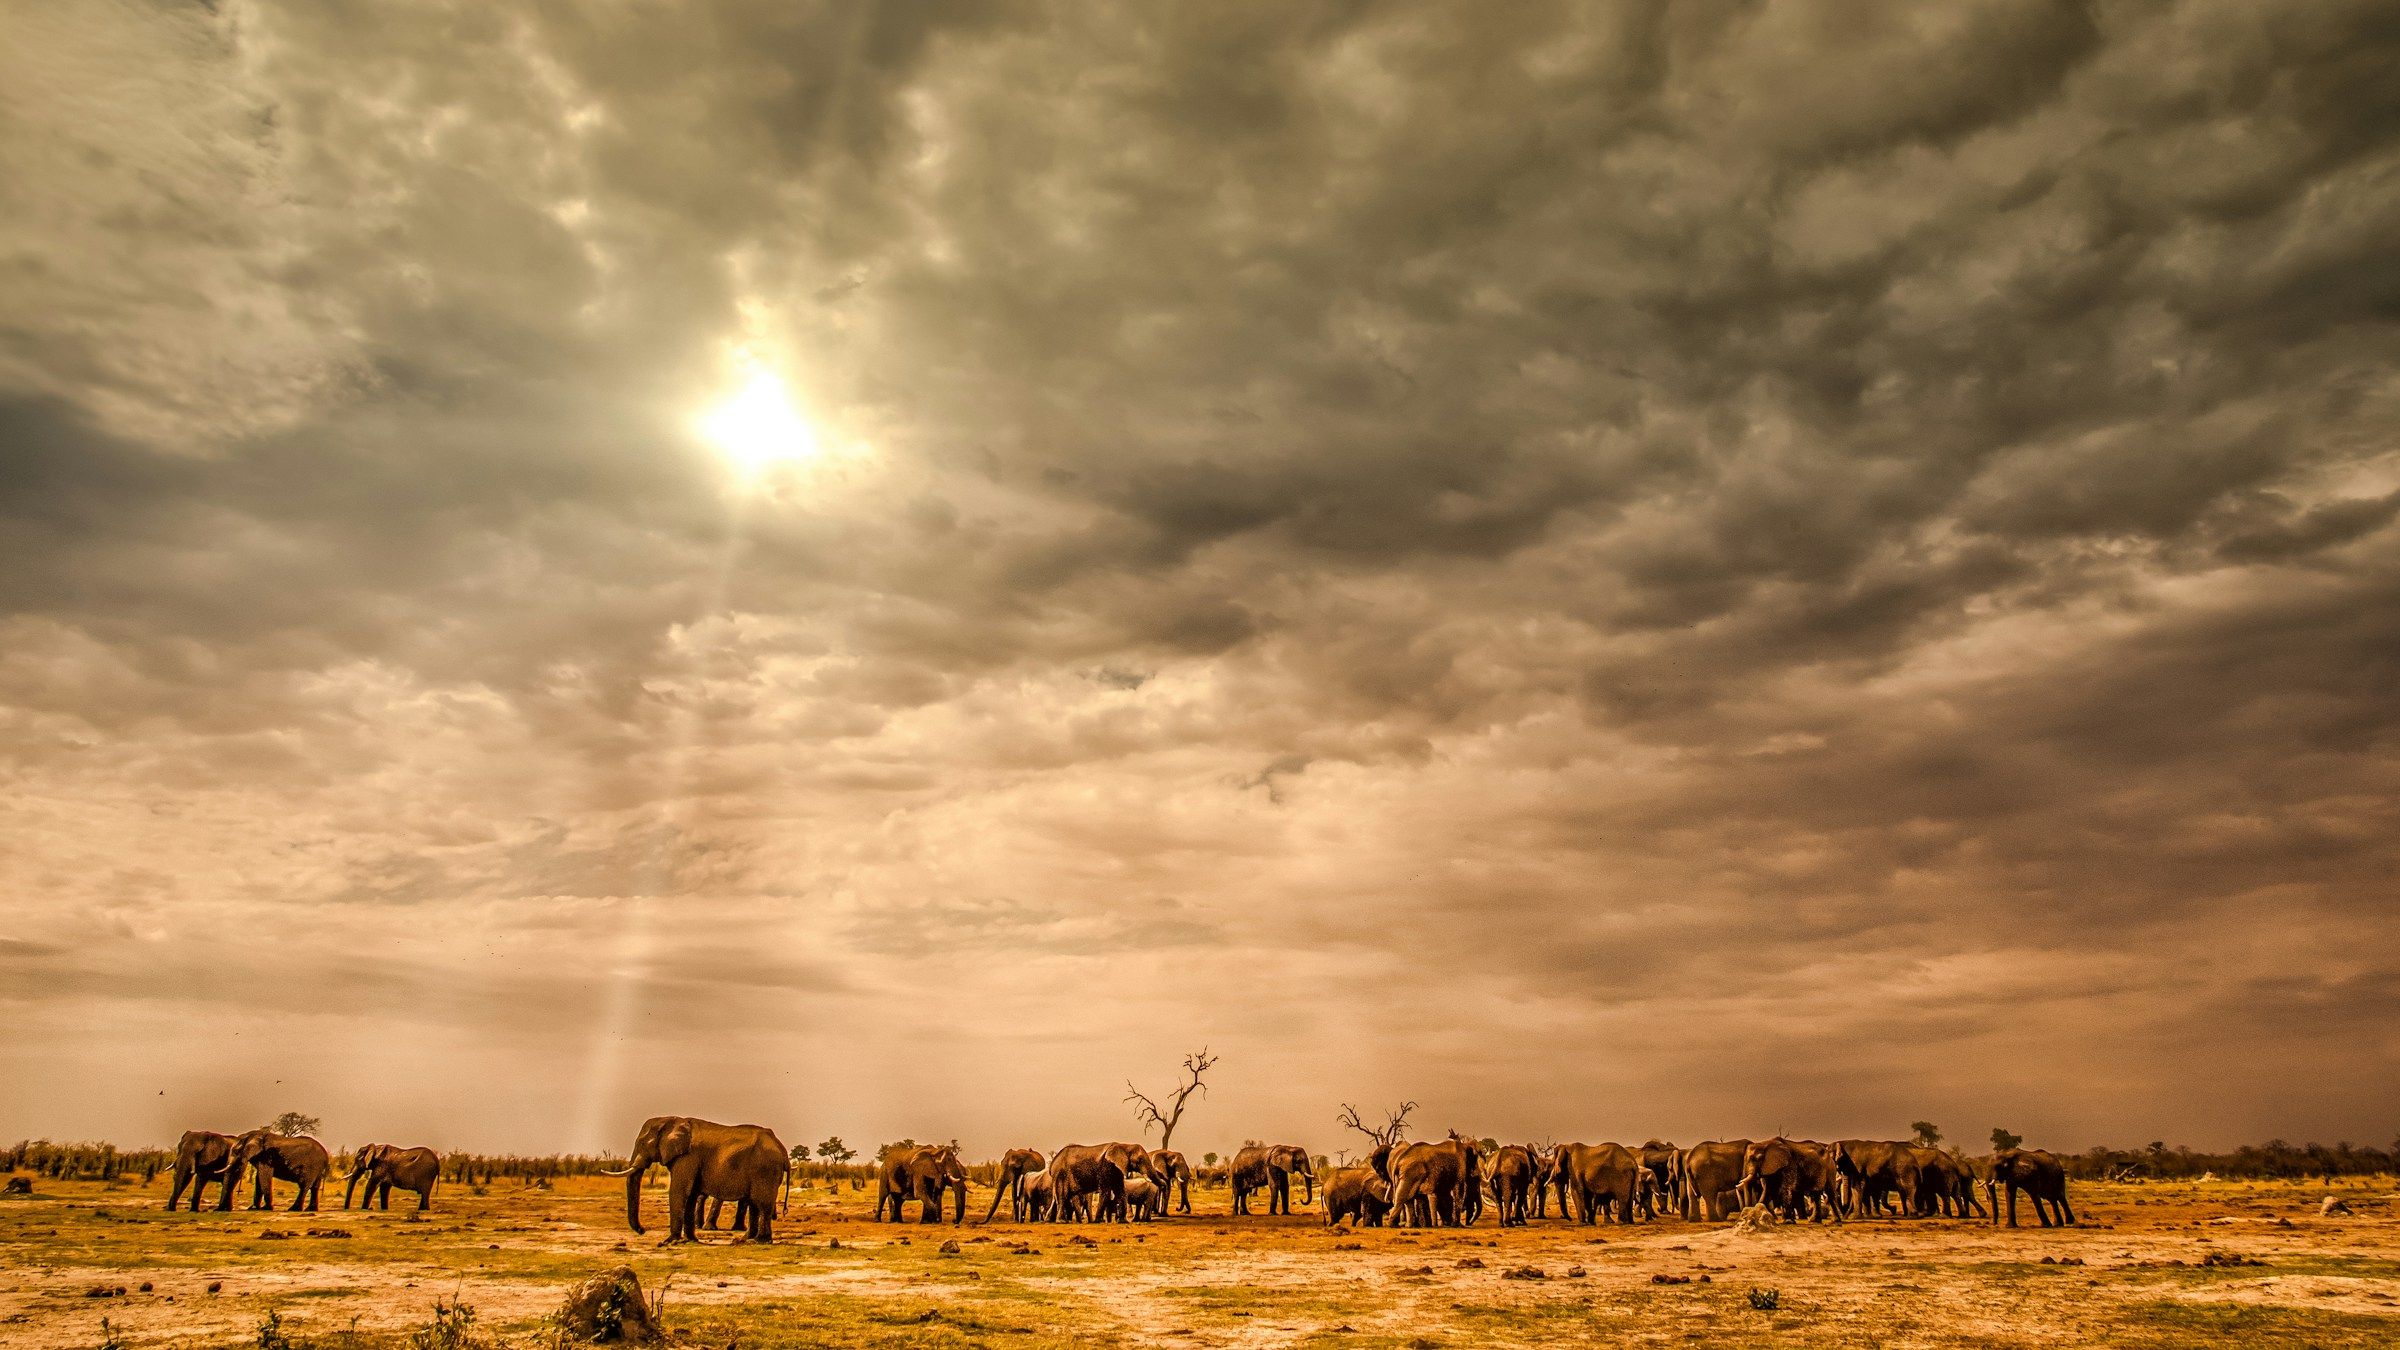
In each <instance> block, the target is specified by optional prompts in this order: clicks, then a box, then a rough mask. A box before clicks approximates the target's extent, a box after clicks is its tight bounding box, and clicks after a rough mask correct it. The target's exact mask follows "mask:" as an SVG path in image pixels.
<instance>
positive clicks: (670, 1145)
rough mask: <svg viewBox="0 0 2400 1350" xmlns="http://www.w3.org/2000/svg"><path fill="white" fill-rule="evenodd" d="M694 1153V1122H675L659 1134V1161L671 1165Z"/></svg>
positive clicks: (679, 1120) (670, 1123)
mask: <svg viewBox="0 0 2400 1350" xmlns="http://www.w3.org/2000/svg"><path fill="white" fill-rule="evenodd" d="M691 1151H692V1122H690V1121H688V1120H681V1119H678V1120H675V1121H671V1122H669V1123H668V1125H667V1127H666V1128H665V1129H663V1130H660V1131H659V1132H658V1160H659V1161H660V1162H662V1163H671V1162H673V1161H675V1160H676V1159H677V1158H680V1157H682V1156H683V1155H684V1154H686V1153H689V1152H691Z"/></svg>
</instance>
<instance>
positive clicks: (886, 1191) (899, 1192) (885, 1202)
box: [875, 1144, 967, 1223]
mask: <svg viewBox="0 0 2400 1350" xmlns="http://www.w3.org/2000/svg"><path fill="white" fill-rule="evenodd" d="M951 1191H956V1192H957V1193H958V1206H957V1217H955V1218H953V1219H951V1222H952V1223H964V1222H966V1219H967V1169H966V1168H965V1167H963V1166H961V1165H960V1164H959V1161H958V1149H957V1147H956V1146H954V1145H951V1144H914V1145H910V1146H908V1147H905V1148H892V1149H888V1150H886V1151H885V1153H884V1155H883V1161H882V1162H881V1163H880V1164H879V1165H877V1167H876V1169H875V1222H877V1223H882V1222H883V1221H884V1214H885V1212H886V1211H889V1212H890V1214H891V1221H892V1222H893V1223H900V1222H902V1221H903V1220H902V1218H901V1213H900V1211H901V1208H902V1206H903V1205H905V1204H906V1203H907V1202H908V1201H910V1200H920V1201H923V1202H924V1206H925V1209H924V1213H923V1216H922V1218H921V1220H920V1221H921V1222H924V1223H935V1222H939V1221H940V1219H941V1217H942V1197H943V1195H945V1194H947V1193H949V1192H951Z"/></svg>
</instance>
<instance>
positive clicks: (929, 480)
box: [0, 0, 2400, 1156]
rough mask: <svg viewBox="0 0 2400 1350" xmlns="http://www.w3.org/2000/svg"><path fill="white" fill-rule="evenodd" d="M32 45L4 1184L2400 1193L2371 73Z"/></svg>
mask: <svg viewBox="0 0 2400 1350" xmlns="http://www.w3.org/2000/svg"><path fill="white" fill-rule="evenodd" d="M10 27H11V36H10V40H9V41H8V42H7V43H5V44H0V896H4V897H5V899H4V900H0V1083H4V1084H7V1085H8V1086H7V1087H6V1088H5V1089H0V1136H5V1137H7V1138H10V1139H14V1138H17V1137H23V1136H34V1137H42V1136H47V1137H50V1138H54V1139H76V1138H92V1139H97V1138H108V1139H114V1140H117V1141H120V1142H124V1143H138V1142H155V1141H171V1140H172V1139H173V1138H174V1137H175V1135H176V1134H177V1133H178V1132H180V1131H181V1130H183V1129H186V1128H193V1127H205V1128H214V1129H233V1128H239V1127H243V1126H246V1125H250V1124H254V1123H256V1122H258V1121H260V1120H263V1119H265V1118H266V1117H268V1116H270V1115H272V1114H274V1113H276V1112H279V1111H283V1110H300V1111H303V1112H305V1113H308V1114H312V1115H317V1116H321V1117H322V1118H323V1119H324V1121H325V1133H326V1135H327V1136H328V1137H329V1138H330V1139H333V1140H336V1141H343V1142H358V1141H363V1140H365V1139H369V1138H374V1139H391V1140H395V1141H397V1142H401V1143H410V1144H414V1143H426V1144H431V1145H435V1146H438V1147H444V1148H469V1149H485V1150H515V1151H526V1152H543V1153H546V1152H552V1151H563V1150H602V1149H610V1148H617V1149H621V1148H623V1147H625V1146H626V1145H627V1144H628V1143H629V1142H630V1137H631V1135H632V1133H633V1131H634V1130H635V1128H636V1127H637V1125H638V1123H639V1122H640V1120H641V1119H642V1118H644V1117H646V1116H650V1115H655V1114H667V1113H675V1114H695V1115H702V1116H707V1117H711V1118H714V1119H720V1120H728V1121H749V1120H755V1121H762V1122H765V1123H769V1124H772V1125H774V1126H775V1127H776V1128H777V1129H778V1131H779V1132H780V1133H781V1134H782V1135H783V1136H784V1137H785V1138H786V1140H787V1141H813V1140H816V1139H820V1138H822V1137H824V1136H827V1135H840V1136H842V1137H843V1138H845V1139H847V1140H848V1141H849V1142H850V1143H851V1144H852V1145H853V1146H854V1147H855V1146H858V1145H860V1144H862V1143H864V1144H867V1145H869V1146H870V1147H871V1145H872V1143H873V1142H875V1141H879V1140H884V1139H891V1138H898V1137H903V1136H906V1137H912V1138H919V1139H940V1138H956V1139H959V1140H960V1141H961V1142H962V1143H963V1144H964V1145H965V1146H966V1147H967V1148H968V1149H969V1150H970V1151H971V1152H974V1153H978V1154H996V1153H997V1152H999V1151H1000V1150H1002V1149H1004V1148H1008V1147H1012V1146H1021V1145H1031V1146H1036V1147H1051V1146H1055V1145H1057V1144H1060V1143H1065V1142H1069V1141H1096V1140H1103V1139H1111V1138H1132V1137H1136V1129H1137V1127H1136V1125H1135V1122H1134V1119H1133V1116H1132V1113H1131V1109H1130V1108H1129V1107H1128V1106H1127V1105H1126V1104H1125V1103H1124V1101H1123V1100H1122V1099H1123V1098H1124V1096H1125V1094H1126V1080H1128V1079H1131V1080H1133V1082H1134V1083H1136V1084H1138V1085H1139V1086H1140V1087H1142V1088H1143V1089H1144V1090H1147V1091H1151V1092H1154V1093H1155V1092H1157V1091H1159V1090H1161V1089H1163V1088H1165V1087H1168V1086H1170V1085H1171V1084H1172V1081H1173V1079H1174V1076H1175V1072H1176V1065H1177V1063H1178V1061H1179V1060H1180V1059H1181V1058H1182V1057H1183V1056H1184V1055H1185V1054H1186V1053H1187V1052H1190V1051H1193V1050H1197V1049H1199V1048H1201V1047H1203V1046H1205V1047H1207V1048H1208V1049H1209V1050H1210V1051H1211V1052H1213V1053H1214V1054H1216V1055H1218V1056H1220V1057H1221V1062H1220V1063H1219V1064H1218V1066H1217V1067H1216V1068H1215V1069H1213V1070H1212V1071H1211V1073H1210V1075H1209V1091H1208V1094H1207V1095H1206V1096H1205V1097H1202V1098H1196V1099H1195V1100H1194V1102H1193V1104H1192V1106H1191V1108H1190V1110H1189V1112H1188V1114H1187V1116H1186V1118H1185V1123H1184V1125H1183V1128H1182V1130H1181V1131H1179V1133H1178V1135H1177V1140H1176V1142H1177V1143H1178V1144H1179V1145H1180V1146H1182V1147H1183V1148H1184V1149H1185V1150H1186V1151H1187V1152H1190V1153H1192V1154H1194V1155H1195V1156H1197V1155H1198V1154H1199V1153H1201V1152H1202V1151H1204V1150H1213V1151H1230V1149H1231V1148H1233V1147H1235V1146H1238V1145H1239V1144H1240V1143H1241V1142H1242V1141H1243V1140H1244V1139H1251V1138H1271V1139H1282V1140H1290V1141H1293V1142H1299V1143H1303V1144H1306V1145H1308V1146H1310V1147H1312V1148H1315V1149H1317V1150H1318V1151H1331V1150H1333V1149H1336V1148H1340V1147H1342V1146H1343V1145H1344V1131H1343V1130H1342V1129H1341V1127H1340V1126H1338V1125H1337V1124H1336V1123H1335V1116H1336V1113H1337V1112H1338V1111H1339V1110H1340V1108H1341V1107H1342V1105H1343V1104H1345V1103H1355V1104H1357V1105H1359V1106H1360V1108H1361V1109H1362V1110H1363V1111H1364V1112H1366V1113H1367V1114H1368V1115H1369V1116H1370V1117H1379V1116H1380V1114H1381V1112H1383V1111H1384V1110H1386V1109H1388V1108H1390V1107H1391V1106H1393V1105H1396V1104H1397V1103H1399V1102H1401V1101H1413V1102H1416V1103H1417V1104H1418V1106H1417V1109H1416V1113H1415V1115H1414V1116H1413V1117H1412V1119H1413V1120H1414V1121H1415V1122H1416V1124H1417V1125H1418V1127H1419V1132H1420V1133H1438V1132H1439V1131H1441V1130H1442V1129H1445V1128H1457V1129H1460V1130H1461V1131H1463V1132H1467V1133H1470V1134H1474V1135H1492V1136H1498V1137H1504V1138H1556V1139H1574V1138H1585V1139H1619V1140H1625V1141H1638V1140H1641V1139H1645V1138H1650V1137H1663V1138H1669V1139H1675V1140H1679V1141H1696V1140H1698V1139H1701V1138H1707V1137H1735V1136H1758V1135H1763V1134H1766V1133H1770V1132H1775V1131H1783V1132H1788V1133H1791V1134H1795V1135H1812V1136H1815V1137H1824V1138H1836V1137H1846V1136H1857V1135H1867V1136H1891V1135H1905V1134H1906V1133H1907V1130H1908V1125H1909V1123H1910V1122H1911V1121H1915V1120H1929V1121H1932V1122H1934V1123H1936V1124H1938V1125H1940V1126H1941V1127H1942V1128H1943V1130H1944V1131H1945V1133H1946V1135H1947V1136H1948V1137H1949V1138H1951V1139H1953V1140H1957V1141H1961V1142H1966V1143H1969V1144H1977V1143H1981V1142H1982V1141H1983V1140H1984V1138H1985V1137H1986V1135H1987V1133H1988V1131H1989V1129H1990V1128H1991V1127H1992V1126H1994V1125H2005V1126H2007V1127H2009V1128H2010V1129H2012V1130H2014V1131H2016V1132H2018V1133H2020V1134H2022V1135H2024V1136H2025V1137H2026V1138H2027V1140H2028V1142H2029V1143H2030V1144H2033V1145H2037V1146H2050V1147H2055V1148H2082V1147H2088V1146H2090V1145H2092V1144H2094V1143H2099V1142H2103V1141H2106V1142H2113V1143H2117V1144H2122V1145H2134V1146H2138V1145H2141V1144H2144V1143H2147V1142H2149V1141H2151V1140H2154V1139H2155V1140H2163V1141H2164V1142H2167V1143H2169V1144H2175V1143H2189V1144H2191V1145H2193V1146H2195V1147H2210V1146H2220V1145H2227V1144H2231V1143H2235V1142H2240V1141H2256V1140H2263V1139H2266V1138H2269V1137H2276V1136H2280V1137H2284V1138H2287V1139H2291V1140H2293V1141H2295V1142H2297V1141H2301V1140H2310V1139H2314V1140H2321V1141H2323V1142H2326V1143H2332V1142H2334V1141H2336V1140H2344V1139H2347V1140H2353V1141H2357V1142H2359V1143H2362V1144H2365V1143H2382V1142H2384V1141H2387V1140H2389V1139H2391V1138H2392V1137H2393V1135H2394V1133H2395V1132H2396V1131H2400V1113H2396V1111H2395V1103H2400V925H2395V923H2394V922H2393V920H2394V917H2395V909H2396V908H2400V903H2396V902H2400V525H2396V524H2395V516H2400V440H2396V437H2400V364H2396V360H2400V249H2395V247H2394V242H2393V241H2394V240H2396V239H2400V13H2396V12H2395V11H2394V9H2393V8H2392V7H2391V6H2390V5H2389V4H2384V3H2374V2H2372V0H2322V2H2321V3H2311V4H2304V5H2275V6H2267V5H2259V4H2256V3H2254V2H2253V0H2205V2H2202V0H2195V2H2191V3H2178V4H2154V3H2149V2H2148V0H2141V2H2140V3H2117V2H2114V0H2094V2H2093V3H2088V4H2044V3H2025V2H2024V0H1990V2H1972V0H1960V2H1959V3H1954V4H1944V5H1939V6H1870V5H1857V4H1847V3H1805V2H1794V3H1777V4H1774V5H1765V4H1757V3H1727V2H1723V0H1694V2H1692V3H1679V4H1674V5H1666V4H1652V3H1635V2H1626V3H1608V4H1590V5H1576V4H1567V3H1540V2H1535V3H1526V4H1518V5H1509V6H1505V7H1501V8H1499V9H1494V8H1493V7H1490V6H1466V5H1459V6H1452V5H1384V4H1341V3H1333V4H1325V5H1314V6H1302V7H1295V6H1291V5H1288V4H1282V3H1273V2H1263V3H1239V2H1233V0H1229V2H1228V3H1221V4H1215V3H1212V4H1208V5H1193V6H1182V5H1178V6H1157V5H1080V4H1024V5H1015V4H980V3H926V4H908V5H901V4H886V5H863V4H853V3H817V4H809V3H792V2H791V0H721V2H718V3H709V4H675V5H668V4H654V3H626V4H566V3H556V2H552V0H545V2H542V3H528V4H521V5H490V4H484V3H470V2H469V0H454V2H452V3H423V4H412V5H405V6H366V7H360V6H356V5H347V4H334V3H330V0H314V2H312V0H222V3H216V4H168V3H163V2H161V3H136V2H133V0H123V2H118V3H109V2H105V0H96V2H95V3H89V4H78V5H47V6H30V7H26V8H24V9H23V11H22V12H20V13H16V14H14V15H13V16H12V18H11V22H10ZM1351 1140H1352V1142H1353V1143H1354V1142H1355V1136H1351Z"/></svg>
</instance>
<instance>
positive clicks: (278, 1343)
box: [258, 1308, 300, 1350]
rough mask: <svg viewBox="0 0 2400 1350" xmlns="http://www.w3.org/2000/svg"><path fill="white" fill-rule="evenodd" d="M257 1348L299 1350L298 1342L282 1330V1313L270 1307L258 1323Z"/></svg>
mask: <svg viewBox="0 0 2400 1350" xmlns="http://www.w3.org/2000/svg"><path fill="white" fill-rule="evenodd" d="M258 1350H300V1343H299V1342H298V1341H295V1340H293V1339H292V1338H291V1337H290V1336H289V1335H286V1334H285V1333H284V1330H283V1314H282V1313H279V1312H277V1311H275V1310H274V1309H272V1308H269V1309H268V1310H267V1315H266V1318H265V1319H264V1320H263V1321H261V1322H260V1323H259V1324H258Z"/></svg>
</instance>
